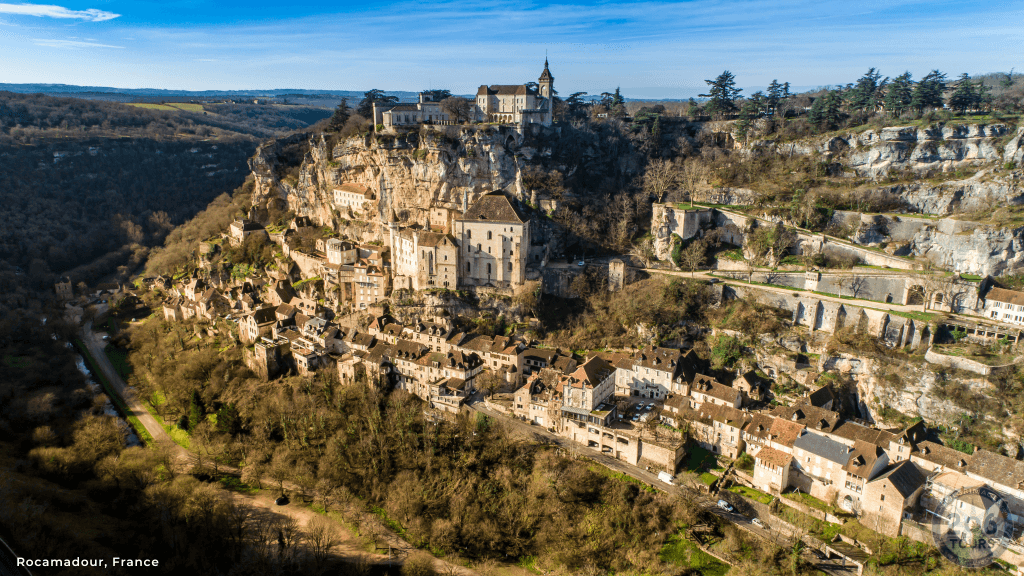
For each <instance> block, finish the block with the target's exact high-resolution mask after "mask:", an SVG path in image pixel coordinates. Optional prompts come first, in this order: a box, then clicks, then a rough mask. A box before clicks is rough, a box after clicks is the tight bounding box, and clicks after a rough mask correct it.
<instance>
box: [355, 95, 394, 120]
mask: <svg viewBox="0 0 1024 576" xmlns="http://www.w3.org/2000/svg"><path fill="white" fill-rule="evenodd" d="M374 102H376V103H377V104H397V103H398V96H388V95H387V94H385V93H384V91H383V90H378V89H376V88H374V89H373V90H367V91H366V92H364V93H363V99H362V101H360V102H359V108H357V109H356V113H357V114H359V115H360V116H362V117H363V118H372V117H373V104H374Z"/></svg>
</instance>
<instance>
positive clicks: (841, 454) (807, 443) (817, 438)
mask: <svg viewBox="0 0 1024 576" xmlns="http://www.w3.org/2000/svg"><path fill="white" fill-rule="evenodd" d="M793 448H799V449H801V450H803V451H805V452H810V453H811V454H814V455H815V456H821V457H822V458H825V459H826V460H831V461H832V462H835V463H836V464H839V465H841V466H845V465H846V463H847V462H848V461H849V460H850V448H849V447H848V446H847V445H846V444H843V443H842V442H836V441H835V440H833V439H831V438H828V437H826V436H822V435H821V434H814V433H813V432H812V433H809V434H804V435H803V436H800V437H799V438H797V439H796V440H794V441H793Z"/></svg>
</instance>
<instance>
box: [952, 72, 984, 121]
mask: <svg viewBox="0 0 1024 576" xmlns="http://www.w3.org/2000/svg"><path fill="white" fill-rule="evenodd" d="M947 104H949V107H950V108H951V109H952V110H953V111H954V112H956V113H957V114H960V115H963V114H966V113H967V111H968V110H972V109H974V108H976V107H977V106H978V104H980V98H978V93H977V92H976V91H975V89H974V83H972V82H971V77H970V76H968V75H967V73H966V72H965V73H963V74H961V75H960V79H959V80H958V81H957V83H956V89H955V90H953V93H952V94H951V95H950V96H949V101H948V102H947Z"/></svg>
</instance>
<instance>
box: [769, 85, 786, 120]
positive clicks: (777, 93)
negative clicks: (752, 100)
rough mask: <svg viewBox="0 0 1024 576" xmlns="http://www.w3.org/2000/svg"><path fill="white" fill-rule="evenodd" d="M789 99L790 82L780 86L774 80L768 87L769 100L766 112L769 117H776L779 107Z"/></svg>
mask: <svg viewBox="0 0 1024 576" xmlns="http://www.w3.org/2000/svg"><path fill="white" fill-rule="evenodd" d="M787 98H789V82H786V83H785V84H779V81H778V80H772V83H771V84H769V85H768V100H767V102H766V105H767V107H766V110H765V112H766V113H767V114H768V116H775V115H776V114H777V113H778V112H779V105H781V104H782V102H784V101H785V100H786V99H787Z"/></svg>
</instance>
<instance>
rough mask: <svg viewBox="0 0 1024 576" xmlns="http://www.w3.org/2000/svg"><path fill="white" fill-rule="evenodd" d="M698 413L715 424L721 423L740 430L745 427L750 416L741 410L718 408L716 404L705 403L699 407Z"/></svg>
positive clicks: (730, 407)
mask: <svg viewBox="0 0 1024 576" xmlns="http://www.w3.org/2000/svg"><path fill="white" fill-rule="evenodd" d="M700 413H701V414H702V415H706V416H707V417H708V418H711V419H712V420H714V421H715V422H721V423H723V424H726V425H728V426H732V427H733V428H740V429H742V428H743V427H744V426H746V425H747V422H748V421H749V420H748V419H749V418H750V414H749V413H747V412H744V411H743V410H740V409H738V408H733V407H732V406H719V405H718V404H707V403H705V404H704V405H702V406H701V408H700Z"/></svg>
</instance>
